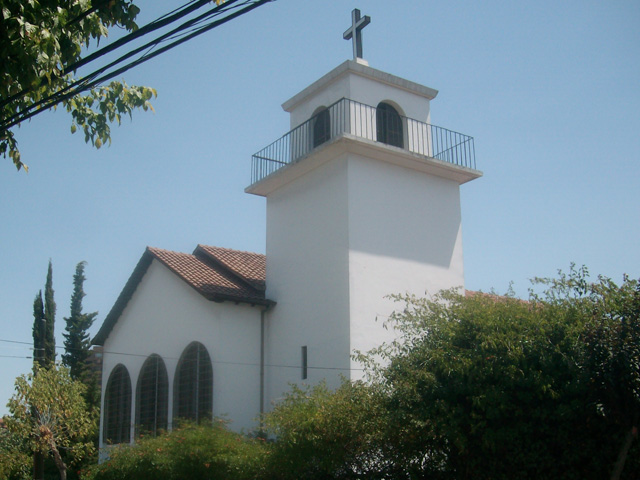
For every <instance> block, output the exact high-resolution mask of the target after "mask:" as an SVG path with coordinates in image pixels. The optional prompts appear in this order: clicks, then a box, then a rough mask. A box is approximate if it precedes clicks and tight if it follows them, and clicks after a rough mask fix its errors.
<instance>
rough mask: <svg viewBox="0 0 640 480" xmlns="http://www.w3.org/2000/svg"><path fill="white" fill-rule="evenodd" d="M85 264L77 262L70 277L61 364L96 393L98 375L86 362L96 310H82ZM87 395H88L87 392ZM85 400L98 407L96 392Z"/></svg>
mask: <svg viewBox="0 0 640 480" xmlns="http://www.w3.org/2000/svg"><path fill="white" fill-rule="evenodd" d="M84 267H85V262H80V263H78V265H77V266H76V272H75V274H74V276H73V294H72V295H71V308H70V315H69V317H67V318H65V322H66V328H65V331H66V333H64V334H63V335H64V338H65V341H64V348H65V353H63V354H62V363H63V365H65V366H66V367H67V368H69V373H70V374H71V378H73V379H74V380H79V381H82V382H83V383H84V384H85V385H87V387H88V389H87V392H88V393H90V392H91V393H94V394H95V393H96V392H97V388H96V384H97V377H96V374H95V373H94V371H93V370H92V369H91V368H90V366H89V365H88V363H87V362H88V359H89V357H90V355H91V353H90V348H91V339H90V337H89V328H91V325H93V322H94V320H95V318H96V316H97V315H98V313H97V312H93V313H83V312H82V299H83V298H84V297H85V293H84V281H85V280H86V278H85V276H84ZM87 396H88V397H89V395H87ZM87 403H88V404H89V405H90V406H91V407H97V406H98V404H99V399H98V398H97V396H96V395H92V396H91V398H87Z"/></svg>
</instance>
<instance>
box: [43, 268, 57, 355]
mask: <svg viewBox="0 0 640 480" xmlns="http://www.w3.org/2000/svg"><path fill="white" fill-rule="evenodd" d="M44 320H45V325H44V360H45V362H46V363H47V364H48V365H53V364H54V363H55V361H56V339H55V337H54V326H55V322H56V302H55V300H54V299H53V267H52V266H51V260H49V269H48V271H47V282H46V283H45V286H44Z"/></svg>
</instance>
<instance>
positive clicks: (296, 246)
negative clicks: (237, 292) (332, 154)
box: [266, 159, 349, 407]
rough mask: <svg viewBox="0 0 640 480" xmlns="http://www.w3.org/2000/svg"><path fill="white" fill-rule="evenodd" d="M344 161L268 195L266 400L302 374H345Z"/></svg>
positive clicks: (312, 378)
mask: <svg viewBox="0 0 640 480" xmlns="http://www.w3.org/2000/svg"><path fill="white" fill-rule="evenodd" d="M345 168H346V163H345V161H344V160H340V159H338V160H336V161H333V162H330V163H328V164H324V165H322V166H321V167H320V168H318V169H316V170H314V171H313V172H310V173H309V174H307V175H305V176H304V177H302V178H300V179H298V180H297V181H296V182H292V183H289V184H288V185H285V186H284V187H283V188H281V189H279V190H278V191H276V192H274V193H273V194H272V195H270V196H269V197H268V198H267V249H266V250H267V298H270V299H274V300H275V301H277V305H276V306H275V307H274V308H273V309H272V310H271V311H270V312H269V314H268V318H267V329H266V332H267V335H266V347H267V356H266V364H267V367H266V377H267V390H266V393H267V395H266V398H267V407H268V406H269V404H270V403H272V402H274V401H278V399H280V398H281V396H282V394H283V392H285V391H287V390H289V385H288V384H289V383H290V382H300V381H302V379H301V374H302V370H301V347H302V346H305V345H306V346H307V349H308V366H309V369H308V379H307V380H306V383H317V382H318V381H319V380H320V379H322V378H327V379H328V384H329V386H331V387H335V386H337V385H338V384H339V374H340V373H342V374H344V375H348V368H349V358H348V355H349V328H348V314H349V305H348V288H349V284H348V275H347V272H348V270H347V268H348V238H347V234H348V230H347V223H346V219H347V209H346V208H345V205H346V202H347V198H346V193H347V190H346V181H347V177H346V175H345Z"/></svg>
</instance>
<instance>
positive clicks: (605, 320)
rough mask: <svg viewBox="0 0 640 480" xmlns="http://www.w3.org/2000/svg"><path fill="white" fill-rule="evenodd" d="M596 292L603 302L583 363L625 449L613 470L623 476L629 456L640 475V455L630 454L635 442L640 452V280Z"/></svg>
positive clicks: (594, 396) (603, 285)
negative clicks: (639, 430)
mask: <svg viewBox="0 0 640 480" xmlns="http://www.w3.org/2000/svg"><path fill="white" fill-rule="evenodd" d="M591 296H592V297H595V298H596V299H598V300H599V301H595V302H594V305H593V314H592V320H591V321H590V322H589V324H588V325H587V329H586V335H585V342H584V343H585V348H584V360H583V364H584V371H585V375H586V376H587V377H588V378H587V381H589V382H590V386H591V388H590V393H591V400H592V402H593V404H594V405H595V406H596V408H597V411H598V413H599V414H600V415H602V416H603V417H604V418H605V419H606V420H607V423H608V424H609V425H610V426H611V430H612V432H611V435H612V439H611V440H612V442H611V443H612V444H613V445H614V446H615V445H618V447H619V450H618V455H617V459H616V462H615V465H614V468H613V471H612V473H611V479H612V480H617V479H619V478H621V476H622V472H623V471H624V470H625V464H627V460H630V461H631V463H632V465H631V468H632V469H635V471H636V473H640V461H638V455H639V454H636V455H635V457H632V458H631V459H630V458H629V452H630V451H631V449H632V447H633V445H634V442H635V445H636V448H635V451H636V452H639V451H640V448H638V442H637V439H638V429H639V428H640V284H638V283H637V282H631V281H629V280H628V279H627V280H625V282H624V283H623V284H622V285H621V286H618V285H616V284H615V283H613V282H612V281H611V280H609V279H602V280H601V282H599V283H598V284H595V285H594V286H593V287H592V289H591ZM627 469H628V468H627Z"/></svg>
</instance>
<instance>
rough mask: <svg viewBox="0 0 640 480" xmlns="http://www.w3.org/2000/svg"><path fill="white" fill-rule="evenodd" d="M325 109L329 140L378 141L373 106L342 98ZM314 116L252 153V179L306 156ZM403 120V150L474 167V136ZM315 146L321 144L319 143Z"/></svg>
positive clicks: (261, 176)
mask: <svg viewBox="0 0 640 480" xmlns="http://www.w3.org/2000/svg"><path fill="white" fill-rule="evenodd" d="M327 110H328V112H329V119H330V120H329V141H330V139H331V138H335V137H339V136H342V135H344V134H350V135H354V136H357V137H361V138H364V139H367V140H370V141H376V142H377V141H378V140H377V138H376V126H375V125H376V123H375V121H376V108H375V107H371V106H369V105H365V104H362V103H359V102H355V101H353V100H349V99H345V98H343V99H341V100H339V101H337V102H336V103H334V104H333V105H330V106H329V107H328V108H327ZM325 115H326V113H325ZM316 120H317V117H314V118H311V119H310V120H308V121H306V122H305V123H303V124H301V125H299V126H297V127H296V128H294V129H293V130H291V131H290V132H289V133H287V134H285V135H283V136H282V137H280V138H279V139H278V140H276V141H275V142H273V143H271V144H270V145H267V146H266V147H265V148H263V149H262V150H260V151H259V152H258V153H256V154H255V155H253V156H252V157H251V182H252V183H257V182H259V181H260V180H262V179H263V178H265V177H267V176H269V175H271V174H272V173H274V172H276V171H277V170H279V169H280V168H282V167H284V166H286V165H288V164H290V163H294V162H297V161H298V160H300V159H301V158H303V157H304V156H306V155H307V154H308V153H309V152H310V151H311V150H312V149H313V148H314V146H313V145H314V140H313V134H314V126H315V122H316ZM402 122H403V125H406V127H405V128H406V144H405V147H404V149H405V150H407V151H410V152H413V153H416V154H419V155H424V156H431V157H432V158H436V159H438V160H440V161H443V162H447V163H451V164H454V165H458V166H462V167H467V168H474V169H475V168H476V159H475V156H476V152H475V144H474V141H473V137H469V136H467V135H463V134H461V133H458V132H454V131H453V130H447V129H446V128H442V127H438V126H435V125H430V124H427V123H424V122H420V121H418V120H414V119H411V118H404V117H403V118H402ZM315 148H322V144H320V145H318V146H317V147H315Z"/></svg>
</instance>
